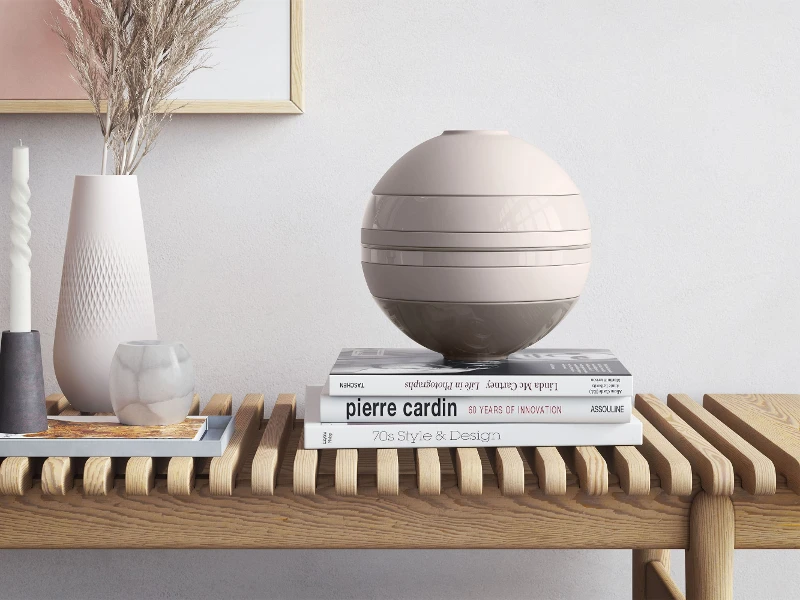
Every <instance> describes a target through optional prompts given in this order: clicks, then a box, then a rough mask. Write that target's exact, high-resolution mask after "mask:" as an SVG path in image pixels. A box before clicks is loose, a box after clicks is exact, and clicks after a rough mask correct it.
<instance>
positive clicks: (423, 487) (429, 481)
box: [414, 448, 442, 496]
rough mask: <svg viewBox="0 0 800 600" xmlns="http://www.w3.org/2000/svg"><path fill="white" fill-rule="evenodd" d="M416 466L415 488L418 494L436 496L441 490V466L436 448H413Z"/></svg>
mask: <svg viewBox="0 0 800 600" xmlns="http://www.w3.org/2000/svg"><path fill="white" fill-rule="evenodd" d="M414 462H415V464H416V468H417V488H418V489H419V494H420V496H436V495H438V494H440V493H441V491H442V468H441V465H440V463H439V451H438V450H437V449H436V448H417V449H415V450H414Z"/></svg>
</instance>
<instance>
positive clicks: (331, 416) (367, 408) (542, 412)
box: [319, 392, 632, 423]
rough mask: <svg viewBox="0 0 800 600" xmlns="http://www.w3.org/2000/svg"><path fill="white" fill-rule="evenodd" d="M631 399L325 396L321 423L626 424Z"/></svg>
mask: <svg viewBox="0 0 800 600" xmlns="http://www.w3.org/2000/svg"><path fill="white" fill-rule="evenodd" d="M631 405H632V399H631V397H630V396H624V397H621V398H617V397H603V396H595V397H580V398H577V397H555V398H552V397H533V398H525V397H508V396H505V397H504V396H497V397H493V396H486V397H474V396H446V397H444V396H440V397H436V398H431V397H422V396H414V397H402V396H364V397H360V396H358V397H352V396H329V395H327V394H325V393H324V392H323V395H322V397H321V398H320V407H319V421H320V422H322V423H627V422H628V421H630V420H631Z"/></svg>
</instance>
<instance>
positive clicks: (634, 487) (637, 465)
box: [613, 446, 650, 496]
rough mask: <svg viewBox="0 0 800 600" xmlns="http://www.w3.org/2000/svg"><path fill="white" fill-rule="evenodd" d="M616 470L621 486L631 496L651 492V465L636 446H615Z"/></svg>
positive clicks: (644, 494)
mask: <svg viewBox="0 0 800 600" xmlns="http://www.w3.org/2000/svg"><path fill="white" fill-rule="evenodd" d="M613 457H614V472H615V473H616V474H617V477H619V486H620V487H621V488H622V490H623V491H624V492H625V493H626V494H629V495H631V496H646V495H647V494H649V493H650V465H649V464H648V462H647V459H645V457H644V456H642V454H641V452H639V451H638V450H637V449H636V447H635V446H614V454H613Z"/></svg>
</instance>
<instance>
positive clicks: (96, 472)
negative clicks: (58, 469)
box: [83, 456, 114, 496]
mask: <svg viewBox="0 0 800 600" xmlns="http://www.w3.org/2000/svg"><path fill="white" fill-rule="evenodd" d="M112 489H114V461H113V459H112V458H111V457H109V456H102V457H101V456H93V457H91V458H89V459H87V460H86V464H85V465H84V466H83V493H84V494H85V495H86V496H107V495H108V493H109V492H110V491H111V490H112Z"/></svg>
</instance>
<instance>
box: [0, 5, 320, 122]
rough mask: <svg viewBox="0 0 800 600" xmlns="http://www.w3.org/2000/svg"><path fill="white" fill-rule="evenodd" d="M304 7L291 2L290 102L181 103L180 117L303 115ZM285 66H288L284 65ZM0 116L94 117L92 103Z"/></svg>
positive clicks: (34, 104) (10, 103) (21, 103)
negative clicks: (197, 115) (237, 114)
mask: <svg viewBox="0 0 800 600" xmlns="http://www.w3.org/2000/svg"><path fill="white" fill-rule="evenodd" d="M303 4H304V0H289V98H288V99H279V100H192V99H186V100H181V102H182V106H181V107H180V108H178V109H177V110H176V111H175V112H176V113H194V114H198V113H205V114H224V113H233V114H235V113H272V114H302V113H303V29H304V28H303ZM284 64H285V63H284ZM0 113H16V114H47V113H50V114H57V113H61V114H69V113H71V114H80V113H94V108H93V107H92V105H91V103H90V102H89V101H88V100H72V99H70V100H40V99H37V100H7V99H6V100H4V99H0Z"/></svg>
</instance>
